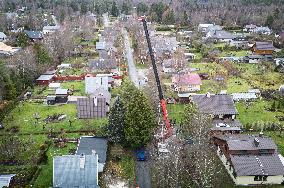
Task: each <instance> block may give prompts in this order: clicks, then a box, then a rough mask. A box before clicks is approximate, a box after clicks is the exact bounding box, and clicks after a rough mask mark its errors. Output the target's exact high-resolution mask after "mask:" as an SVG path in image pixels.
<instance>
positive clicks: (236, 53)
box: [219, 50, 248, 57]
mask: <svg viewBox="0 0 284 188" xmlns="http://www.w3.org/2000/svg"><path fill="white" fill-rule="evenodd" d="M246 55H248V52H247V51H246V50H239V51H223V52H221V53H220V54H219V57H227V56H235V57H243V56H246Z"/></svg>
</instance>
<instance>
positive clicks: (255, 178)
mask: <svg viewBox="0 0 284 188" xmlns="http://www.w3.org/2000/svg"><path fill="white" fill-rule="evenodd" d="M261 179H262V178H261V176H254V181H261Z"/></svg>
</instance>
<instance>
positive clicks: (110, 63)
mask: <svg viewBox="0 0 284 188" xmlns="http://www.w3.org/2000/svg"><path fill="white" fill-rule="evenodd" d="M88 65H89V68H90V69H91V70H92V71H93V72H104V73H109V72H117V68H118V66H117V62H116V61H115V60H114V59H89V62H88Z"/></svg>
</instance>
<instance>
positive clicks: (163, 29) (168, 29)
mask: <svg viewBox="0 0 284 188" xmlns="http://www.w3.org/2000/svg"><path fill="white" fill-rule="evenodd" d="M156 31H171V28H170V27H168V26H158V27H156Z"/></svg>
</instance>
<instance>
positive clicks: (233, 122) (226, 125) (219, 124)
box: [210, 119, 243, 135]
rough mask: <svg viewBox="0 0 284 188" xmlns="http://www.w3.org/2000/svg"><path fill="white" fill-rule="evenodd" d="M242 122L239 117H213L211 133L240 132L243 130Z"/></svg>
mask: <svg viewBox="0 0 284 188" xmlns="http://www.w3.org/2000/svg"><path fill="white" fill-rule="evenodd" d="M242 127H243V126H242V124H241V122H240V121H239V120H237V119H224V120H221V119H213V120H212V128H211V129H210V134H211V135H222V134H239V133H240V132H241V130H242Z"/></svg>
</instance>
